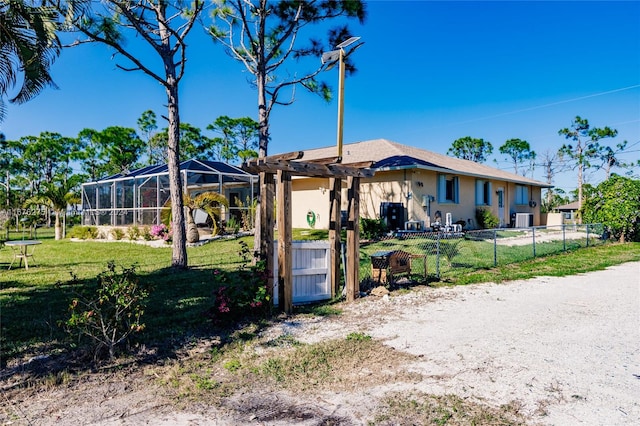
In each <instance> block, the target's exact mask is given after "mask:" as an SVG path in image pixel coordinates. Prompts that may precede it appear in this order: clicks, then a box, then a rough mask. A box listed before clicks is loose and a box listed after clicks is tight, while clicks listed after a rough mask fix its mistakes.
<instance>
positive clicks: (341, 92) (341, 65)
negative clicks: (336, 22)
mask: <svg viewBox="0 0 640 426" xmlns="http://www.w3.org/2000/svg"><path fill="white" fill-rule="evenodd" d="M338 56H339V58H338V62H339V66H338V69H339V77H338V134H337V142H338V160H337V162H338V163H342V137H343V133H344V72H345V65H344V57H345V55H344V50H343V49H342V48H341V49H340V50H339V53H338Z"/></svg>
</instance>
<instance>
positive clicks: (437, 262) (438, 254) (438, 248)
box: [436, 232, 440, 279]
mask: <svg viewBox="0 0 640 426" xmlns="http://www.w3.org/2000/svg"><path fill="white" fill-rule="evenodd" d="M436 278H438V279H440V232H438V238H437V239H436Z"/></svg>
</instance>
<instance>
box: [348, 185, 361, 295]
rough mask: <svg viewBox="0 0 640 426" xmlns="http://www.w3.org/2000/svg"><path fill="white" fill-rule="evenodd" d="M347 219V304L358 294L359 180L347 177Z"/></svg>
mask: <svg viewBox="0 0 640 426" xmlns="http://www.w3.org/2000/svg"><path fill="white" fill-rule="evenodd" d="M347 187H348V194H349V195H348V198H349V218H348V220H347V277H346V286H347V302H353V301H354V300H355V298H356V296H357V295H358V294H359V293H360V251H359V249H360V226H359V219H360V178H359V177H354V176H348V177H347Z"/></svg>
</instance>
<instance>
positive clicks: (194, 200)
mask: <svg viewBox="0 0 640 426" xmlns="http://www.w3.org/2000/svg"><path fill="white" fill-rule="evenodd" d="M183 203H184V208H185V210H186V213H187V214H186V219H187V242H190V243H195V242H197V241H198V240H200V234H199V233H198V226H197V224H196V222H195V220H194V219H193V212H194V211H195V210H197V209H201V210H204V211H205V212H206V213H207V214H208V215H209V217H211V220H212V221H213V225H212V230H211V233H212V234H213V235H216V234H217V233H218V225H217V221H218V219H219V218H220V214H221V209H222V206H225V207H229V201H227V199H226V198H225V196H224V195H222V194H218V193H217V192H203V193H201V194H198V195H196V196H194V197H192V196H191V195H190V194H185V195H184V197H183Z"/></svg>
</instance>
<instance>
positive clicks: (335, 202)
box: [329, 178, 342, 298]
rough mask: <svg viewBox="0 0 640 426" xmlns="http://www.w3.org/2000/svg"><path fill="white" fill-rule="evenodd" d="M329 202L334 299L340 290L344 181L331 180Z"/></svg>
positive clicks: (332, 290) (332, 291)
mask: <svg viewBox="0 0 640 426" xmlns="http://www.w3.org/2000/svg"><path fill="white" fill-rule="evenodd" d="M329 190H330V192H329V200H330V203H331V205H330V207H329V212H330V219H329V246H330V247H331V265H330V268H331V297H332V298H334V297H335V296H336V294H337V293H338V291H339V289H340V254H341V253H340V251H341V250H340V249H341V241H340V239H341V237H340V230H341V229H342V220H341V219H342V218H341V214H340V205H341V204H342V191H341V190H342V180H341V179H336V178H331V179H329Z"/></svg>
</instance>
